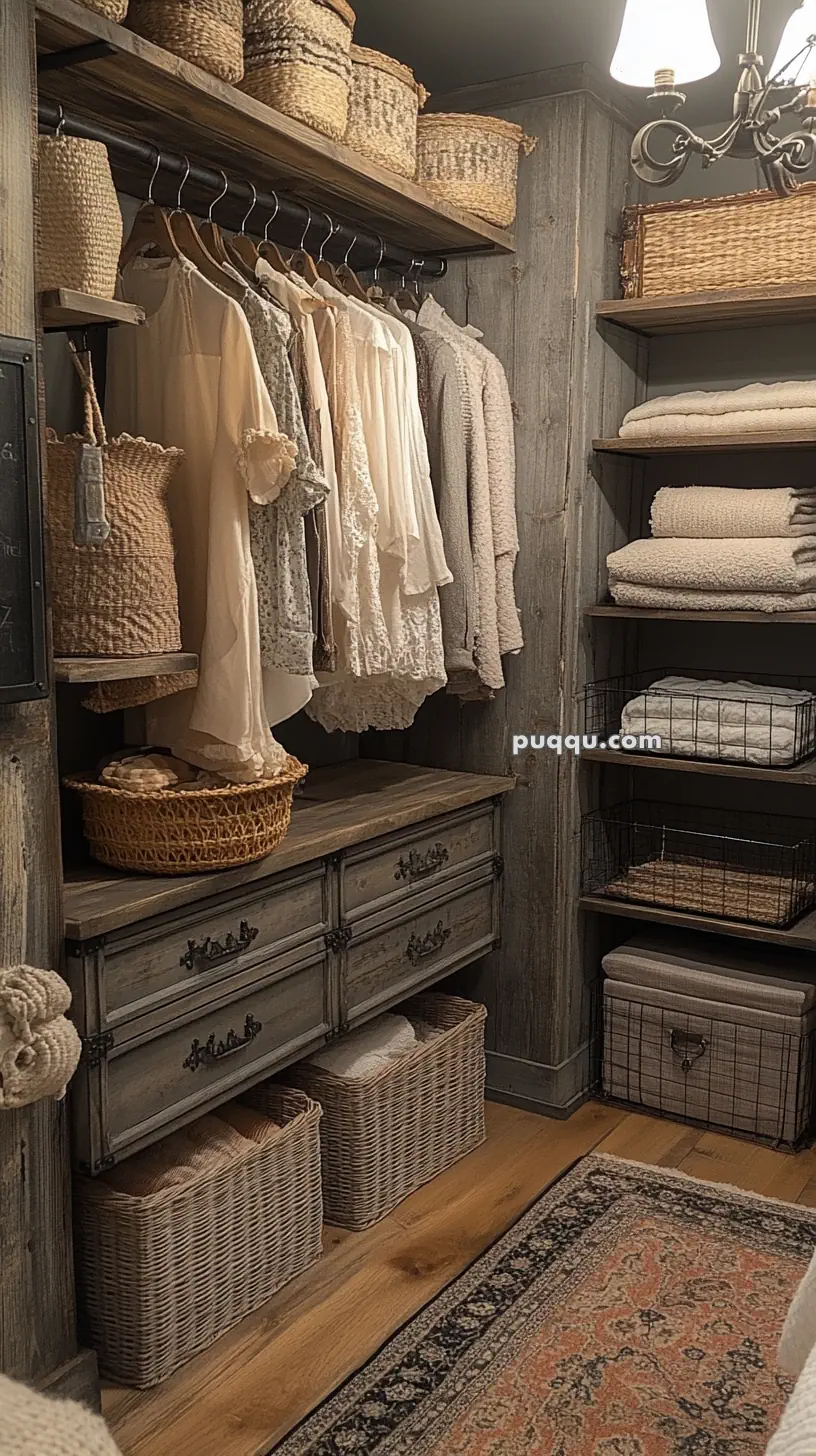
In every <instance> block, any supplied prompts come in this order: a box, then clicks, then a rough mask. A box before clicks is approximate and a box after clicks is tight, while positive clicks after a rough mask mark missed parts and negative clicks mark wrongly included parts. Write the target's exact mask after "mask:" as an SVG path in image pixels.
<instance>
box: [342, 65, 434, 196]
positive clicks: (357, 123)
mask: <svg viewBox="0 0 816 1456" xmlns="http://www.w3.org/2000/svg"><path fill="white" fill-rule="evenodd" d="M427 99H428V93H427V91H426V90H425V87H424V86H421V85H420V83H419V82H418V81H417V80H416V79H415V77H414V73H413V71H410V70H409V69H408V67H407V66H403V65H402V64H401V63H400V62H399V61H394V60H392V59H391V57H390V56H384V55H382V54H381V52H380V51H372V50H369V49H368V48H367V47H366V46H357V45H353V46H352V47H351V91H350V94H349V117H348V128H347V130H346V146H348V147H351V148H352V150H353V151H355V152H359V154H360V156H361V157H367V158H368V160H369V161H370V162H379V163H380V164H381V166H383V167H390V168H391V171H392V172H399V174H400V176H402V177H414V176H415V175H416V158H417V117H418V115H419V113H420V111H421V110H422V107H423V106H424V105H425V102H426V101H427Z"/></svg>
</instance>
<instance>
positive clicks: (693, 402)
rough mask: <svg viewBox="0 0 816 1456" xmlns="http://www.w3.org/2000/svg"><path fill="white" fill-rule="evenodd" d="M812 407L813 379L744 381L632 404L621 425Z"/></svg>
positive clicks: (815, 386) (815, 391)
mask: <svg viewBox="0 0 816 1456" xmlns="http://www.w3.org/2000/svg"><path fill="white" fill-rule="evenodd" d="M790 409H794V410H798V409H816V379H792V380H788V381H786V382H784V383H781V384H746V385H744V386H743V388H742V389H693V390H690V391H688V392H687V393H685V394H663V395H657V396H656V397H655V398H654V399H647V400H646V401H645V402H644V403H643V404H639V405H636V406H635V408H634V409H631V410H630V411H629V413H628V414H627V415H626V417H625V420H624V424H629V423H631V422H636V421H638V420H653V419H657V418H659V417H661V416H663V415H725V414H733V413H734V412H735V411H740V412H742V411H746V410H748V411H754V410H790Z"/></svg>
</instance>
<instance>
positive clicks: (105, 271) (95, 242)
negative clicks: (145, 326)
mask: <svg viewBox="0 0 816 1456" xmlns="http://www.w3.org/2000/svg"><path fill="white" fill-rule="evenodd" d="M38 155H39V209H38V212H39V226H38V258H37V287H38V288H39V289H40V290H42V291H45V290H46V289H49V288H74V289H76V291H77V292H78V293H91V294H94V295H95V296H96V297H97V298H113V295H114V291H115V289H116V273H117V268H118V265H119V253H120V251H121V248H122V214H121V211H120V209H119V202H118V199H117V196H116V188H115V186H114V183H113V175H112V173H111V169H110V162H109V161H108V153H107V149H106V147H105V146H104V145H103V143H102V142H89V141H86V140H85V139H84V138H83V137H67V136H53V137H40V139H39V152H38Z"/></svg>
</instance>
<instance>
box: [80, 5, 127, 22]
mask: <svg viewBox="0 0 816 1456" xmlns="http://www.w3.org/2000/svg"><path fill="white" fill-rule="evenodd" d="M82 4H83V5H84V6H85V8H86V10H95V11H96V13H97V15H104V17H105V19H106V20H116V21H118V22H120V23H121V21H123V20H124V18H125V16H126V15H127V8H128V0H82Z"/></svg>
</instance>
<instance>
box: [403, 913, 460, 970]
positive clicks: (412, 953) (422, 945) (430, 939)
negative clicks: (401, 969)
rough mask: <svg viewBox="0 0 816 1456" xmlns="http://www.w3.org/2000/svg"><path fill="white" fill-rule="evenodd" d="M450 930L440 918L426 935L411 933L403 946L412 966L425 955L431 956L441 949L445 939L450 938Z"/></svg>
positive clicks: (422, 959) (423, 958)
mask: <svg viewBox="0 0 816 1456" xmlns="http://www.w3.org/2000/svg"><path fill="white" fill-rule="evenodd" d="M452 933H453V932H452V931H451V930H450V929H449V927H448V926H446V925H443V924H442V921H441V920H440V922H439V924H438V925H437V926H436V927H435V929H434V930H429V931H428V934H427V935H423V936H419V935H412V936H411V939H410V940H409V942H408V944H407V945H406V947H405V954H406V956H407V957H408V959H409V961H410V962H411V965H412V966H415V965H417V964H418V962H419V961H424V960H425V957H426V956H431V955H434V954H435V953H436V951H438V950H441V949H442V947H443V945H444V944H445V941H446V940H448V939H450V936H451V935H452Z"/></svg>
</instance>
